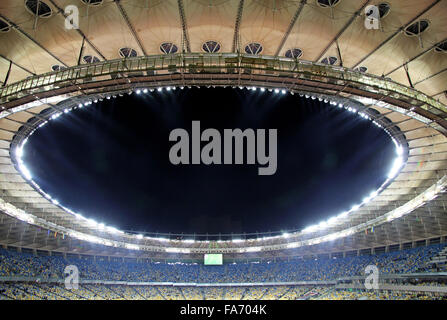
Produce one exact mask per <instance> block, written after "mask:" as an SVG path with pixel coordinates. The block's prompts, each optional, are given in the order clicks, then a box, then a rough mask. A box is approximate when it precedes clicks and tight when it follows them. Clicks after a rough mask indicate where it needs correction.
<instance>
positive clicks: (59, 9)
mask: <svg viewBox="0 0 447 320" xmlns="http://www.w3.org/2000/svg"><path fill="white" fill-rule="evenodd" d="M49 1H50V2H51V4H52V5H53V6H54V7H55V8H56V9H57V11H58V12H59V13H60V14H62V16H64V18H67V17H68V15H67V14H65V11H64V10H62V8H60V7H59V6H58V5H57V4H56V3H55V2H54V0H49ZM75 30H76V31H77V32H78V33H79V35H80V36H81V37H82V38H83V39H84V40H85V42H87V43H88V44H89V45H90V47H92V49H93V50H95V52H96V53H97V54H98V55H99V56H100V57H101V58H102V59H103V60H105V61H107V59H106V57H105V56H104V55H103V54H102V53H101V51H99V49H98V48H97V47H96V46H95V45H94V44H93V43H92V42H91V41H90V40H89V39H88V38H87V37H86V36H85V34H84V32H82V30H81V28H80V26H78V29H75Z"/></svg>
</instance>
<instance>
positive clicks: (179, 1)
mask: <svg viewBox="0 0 447 320" xmlns="http://www.w3.org/2000/svg"><path fill="white" fill-rule="evenodd" d="M177 4H178V11H179V15H180V22H181V24H182V32H183V41H184V42H185V45H186V52H191V46H190V43H189V34H188V24H187V23H186V15H185V8H184V6H183V0H177ZM182 45H183V44H182ZM182 50H183V48H182Z"/></svg>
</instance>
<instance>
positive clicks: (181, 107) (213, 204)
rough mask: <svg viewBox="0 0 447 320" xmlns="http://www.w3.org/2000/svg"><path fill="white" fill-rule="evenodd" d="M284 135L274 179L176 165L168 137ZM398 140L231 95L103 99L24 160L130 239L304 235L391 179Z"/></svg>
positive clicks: (53, 126) (333, 114) (309, 109)
mask: <svg viewBox="0 0 447 320" xmlns="http://www.w3.org/2000/svg"><path fill="white" fill-rule="evenodd" d="M192 120H200V121H201V129H202V130H204V129H206V128H216V129H226V128H230V129H234V128H241V129H245V128H254V129H256V128H266V129H269V128H273V129H278V170H277V172H276V174H275V175H272V176H258V171H257V170H258V165H211V166H206V165H180V166H174V165H172V164H171V163H170V161H169V149H170V147H171V146H172V145H173V144H174V143H173V142H169V140H168V137H169V132H170V131H171V130H172V129H175V128H185V129H187V130H188V131H190V128H191V121H192ZM394 152H395V151H394V145H393V144H392V143H391V141H390V138H389V137H388V136H387V135H386V134H385V133H384V132H383V131H382V130H381V129H378V128H376V127H375V126H374V125H373V124H372V123H370V122H369V121H367V120H364V119H362V118H360V117H358V116H355V115H353V114H351V113H350V112H348V111H345V110H340V109H338V108H334V107H333V106H328V105H325V104H322V103H320V102H319V101H318V100H311V99H305V98H300V97H299V96H298V95H294V96H292V95H290V94H287V95H281V94H274V93H270V92H267V91H266V92H264V93H261V92H260V91H259V90H258V91H256V92H253V91H247V90H245V89H244V90H240V89H230V88H227V89H223V88H216V89H213V88H201V89H198V88H193V89H184V90H180V89H177V90H175V91H171V92H166V91H163V92H161V93H159V92H156V91H155V92H153V93H149V94H145V95H143V94H142V95H140V96H138V95H136V94H133V95H132V96H128V95H125V96H124V97H121V98H117V99H111V100H104V101H103V102H102V103H98V104H97V105H90V106H88V107H85V108H83V109H77V110H74V111H72V112H71V113H69V114H66V115H62V116H61V117H59V118H58V119H57V120H54V121H51V122H50V123H49V124H47V125H46V126H45V127H43V128H42V129H39V130H38V131H36V133H35V134H34V135H33V136H31V137H30V139H29V142H28V144H27V145H26V147H25V150H24V157H23V159H24V161H25V163H26V164H27V166H28V168H29V169H30V171H31V173H32V175H33V177H34V180H35V181H36V182H37V183H38V184H39V185H40V186H41V187H42V188H43V190H45V191H46V192H47V193H49V194H51V195H52V196H53V198H56V199H57V200H58V201H59V202H60V203H61V204H62V205H64V206H66V207H68V208H70V209H72V210H74V211H76V212H78V213H81V214H83V215H84V216H87V217H90V218H94V219H95V220H96V221H98V222H102V223H105V224H106V225H110V226H114V227H117V228H120V229H123V230H135V231H151V232H173V233H182V232H184V233H189V232H191V233H194V232H196V233H219V232H221V233H231V232H233V233H238V232H261V231H279V230H290V229H295V228H303V227H306V226H308V225H310V224H314V223H319V222H320V221H322V220H324V219H327V218H328V217H331V216H334V215H337V214H339V213H341V212H343V211H345V210H348V209H350V208H351V207H352V206H353V205H354V204H357V203H360V202H361V200H362V199H363V198H364V197H365V196H367V195H369V194H370V192H371V191H373V190H375V189H377V187H378V186H380V184H381V183H382V182H383V181H385V179H386V175H387V173H388V171H389V169H390V167H391V164H392V159H393V158H394V156H395V153H394Z"/></svg>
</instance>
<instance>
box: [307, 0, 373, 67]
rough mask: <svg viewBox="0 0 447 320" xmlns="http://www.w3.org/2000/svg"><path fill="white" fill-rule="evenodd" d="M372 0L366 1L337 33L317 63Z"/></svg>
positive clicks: (317, 59)
mask: <svg viewBox="0 0 447 320" xmlns="http://www.w3.org/2000/svg"><path fill="white" fill-rule="evenodd" d="M370 2H371V0H366V1H365V2H364V3H363V5H362V6H361V8H360V9H358V10H357V11H356V12H354V14H353V15H352V17H351V19H349V21H348V22H347V23H346V24H345V25H344V27H343V28H342V29H341V30H340V31H339V32H338V33H337V35H336V36H335V37H334V39H332V41H331V42H330V43H329V44H328V45H327V46H326V48H324V49H323V51H321V53H320V54H319V55H318V57H317V58H316V59H315V62H318V61H320V59H321V58H323V56H324V55H325V54H326V52H327V51H328V50H329V49H330V48H331V47H332V45H333V44H334V42H336V41H338V39H339V38H340V37H341V36H342V34H343V33H344V32H345V31H346V30H347V29H348V28H349V27H350V26H351V24H352V23H353V22H354V20H355V18H357V16H359V15H360V13H361V12H362V11H363V10H364V9H365V7H366V6H367V5H368V3H370Z"/></svg>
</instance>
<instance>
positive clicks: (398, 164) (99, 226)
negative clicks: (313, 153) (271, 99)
mask: <svg viewBox="0 0 447 320" xmlns="http://www.w3.org/2000/svg"><path fill="white" fill-rule="evenodd" d="M179 88H180V89H184V87H179ZM239 88H240V89H244V87H239ZM245 88H246V89H247V90H252V91H256V90H258V89H259V90H260V91H261V92H264V91H266V90H268V91H270V92H274V93H276V94H279V93H281V94H286V93H287V90H286V89H278V88H277V89H266V88H262V87H261V88H256V87H245ZM163 89H165V90H166V91H171V90H175V89H176V87H165V88H162V87H159V88H157V89H156V90H157V91H158V92H161V91H162V90H163ZM153 91H155V89H153V88H150V89H136V90H135V93H136V94H141V93H148V92H153ZM291 93H292V92H291ZM128 94H132V91H130V92H129V93H128ZM292 94H293V93H292ZM118 95H119V96H123V95H122V94H118ZM300 96H301V97H306V98H308V99H312V100H316V99H318V100H319V101H321V102H324V103H329V104H330V105H333V106H336V107H338V108H341V109H342V108H344V109H346V110H347V111H349V112H352V113H356V114H358V115H359V116H360V117H362V118H364V119H366V120H370V121H372V123H373V124H374V125H376V126H377V127H379V128H383V126H382V125H381V124H380V123H378V122H377V121H376V120H373V119H372V118H371V117H370V116H369V115H368V114H366V113H363V112H358V110H357V109H356V108H354V107H351V106H345V105H343V104H342V103H337V102H334V101H329V100H328V99H323V98H321V97H316V96H312V95H307V94H300ZM105 98H106V99H108V100H109V99H111V98H117V95H112V96H110V95H107V96H106V97H105ZM98 101H103V99H102V98H100V99H95V100H89V101H86V102H83V103H79V104H78V106H77V107H72V108H67V109H65V110H63V112H58V113H54V114H52V115H51V117H50V118H49V119H48V120H47V121H44V122H42V123H41V124H40V125H39V127H38V128H41V127H43V126H44V125H45V124H47V123H48V121H51V120H55V119H57V118H59V117H60V116H61V115H62V113H68V112H70V111H72V110H73V109H76V108H83V107H86V106H89V105H92V104H93V103H97V102H98ZM383 129H384V131H385V132H386V133H387V134H388V135H389V136H390V137H391V139H392V141H393V143H394V144H395V146H396V154H397V157H396V159H395V160H394V162H393V165H392V168H391V170H390V171H389V174H388V178H387V180H386V181H385V182H384V183H383V184H382V185H381V186H380V187H379V188H378V189H377V190H375V191H372V192H371V193H370V194H369V195H368V196H367V197H366V198H364V199H363V201H362V202H361V203H360V204H356V205H354V206H352V208H351V209H350V210H348V211H345V212H343V213H341V214H339V215H337V216H334V217H331V218H330V219H328V220H326V221H323V222H320V223H319V224H315V225H312V226H309V227H307V228H305V229H303V230H302V231H301V233H304V234H307V233H312V232H317V231H323V230H325V229H326V228H328V227H330V226H333V225H335V224H339V223H341V222H342V220H343V219H345V218H346V217H348V216H349V215H350V214H352V213H353V212H355V211H357V210H358V209H360V208H361V207H362V206H363V205H366V204H367V203H369V202H370V201H371V200H373V199H374V198H375V197H376V196H377V195H378V194H379V193H380V192H382V191H383V190H384V188H385V187H386V185H388V183H390V182H391V180H392V179H393V178H394V177H395V176H396V175H397V174H398V173H399V172H400V170H401V169H402V167H403V165H404V161H403V157H402V154H403V148H402V146H400V145H399V143H398V142H397V141H396V139H395V138H394V137H393V136H392V135H391V133H390V132H389V131H388V130H387V129H386V128H383ZM35 130H36V129H34V130H33V131H32V132H31V133H30V134H29V135H32V134H33V133H34V131H35ZM27 141H28V137H27V138H25V139H24V140H23V142H22V144H21V145H20V147H18V148H17V149H16V157H17V161H18V167H19V170H20V171H21V173H22V175H23V176H24V177H25V178H26V179H27V180H29V181H30V182H31V183H32V184H33V186H34V187H35V188H36V189H37V190H38V191H39V192H40V193H41V194H43V196H44V197H45V198H47V199H48V200H49V201H51V202H52V203H53V204H54V205H57V206H59V207H61V208H62V209H63V210H65V211H67V212H68V213H70V214H72V215H73V216H75V217H76V218H77V219H79V220H83V221H84V222H85V223H86V224H87V225H88V226H89V227H91V228H94V229H96V230H98V231H100V232H109V233H112V234H121V235H123V236H128V237H134V238H135V239H137V240H156V241H162V242H166V241H171V240H170V239H167V238H160V237H148V236H144V235H142V234H137V235H135V234H129V233H125V232H124V231H121V230H118V229H116V228H114V227H110V226H106V225H105V224H103V223H98V222H96V221H95V220H93V219H90V218H86V217H84V216H82V215H81V214H79V213H76V212H73V211H72V210H70V209H68V208H66V207H64V206H62V205H61V204H59V202H58V201H57V200H56V199H53V198H52V197H51V195H49V194H47V193H46V192H44V191H43V190H42V189H41V188H40V186H39V185H38V184H37V183H36V182H35V181H34V180H33V179H32V176H31V173H30V171H29V170H28V168H27V167H26V165H25V164H24V163H23V161H22V156H23V148H24V146H25V144H26V142H27ZM292 235H295V233H292V234H289V233H283V234H281V235H277V236H268V237H267V236H266V237H263V238H258V239H250V240H243V239H232V240H218V241H217V242H232V243H239V242H244V241H260V240H261V241H264V240H271V239H276V238H281V237H282V238H289V237H291V236H292ZM174 241H177V242H183V243H195V242H209V241H208V240H206V241H198V240H194V239H186V240H174ZM173 249H175V248H173ZM173 252H174V251H173Z"/></svg>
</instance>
